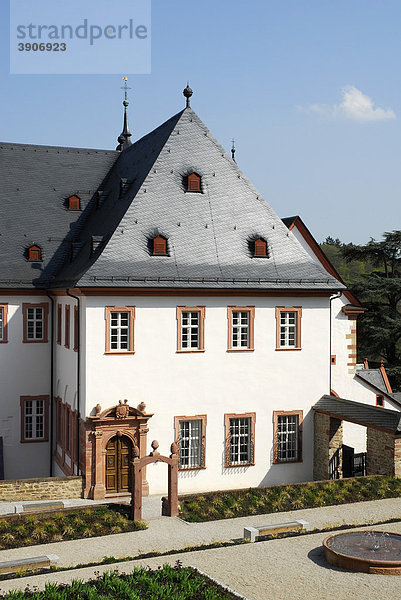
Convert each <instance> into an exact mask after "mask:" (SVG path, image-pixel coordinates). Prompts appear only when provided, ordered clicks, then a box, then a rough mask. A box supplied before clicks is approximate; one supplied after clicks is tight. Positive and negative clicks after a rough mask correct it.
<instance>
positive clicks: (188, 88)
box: [182, 83, 193, 108]
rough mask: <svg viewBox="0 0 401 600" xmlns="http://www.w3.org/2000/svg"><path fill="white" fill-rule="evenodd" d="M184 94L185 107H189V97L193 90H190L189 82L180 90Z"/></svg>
mask: <svg viewBox="0 0 401 600" xmlns="http://www.w3.org/2000/svg"><path fill="white" fill-rule="evenodd" d="M182 93H183V94H184V96H185V98H186V99H187V106H186V107H187V108H190V107H191V103H190V98H191V96H192V94H193V91H192V90H191V88H190V87H189V83H187V87H186V88H185V89H184V90H183V92H182Z"/></svg>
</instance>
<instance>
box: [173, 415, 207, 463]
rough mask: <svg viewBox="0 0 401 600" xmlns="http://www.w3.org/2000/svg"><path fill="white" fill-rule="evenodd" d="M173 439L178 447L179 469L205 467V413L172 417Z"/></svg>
mask: <svg viewBox="0 0 401 600" xmlns="http://www.w3.org/2000/svg"><path fill="white" fill-rule="evenodd" d="M174 428H175V439H176V442H177V444H178V448H179V459H180V461H179V468H180V469H202V468H204V467H205V448H206V442H205V440H206V415H197V416H196V417H174Z"/></svg>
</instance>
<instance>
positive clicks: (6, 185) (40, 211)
mask: <svg viewBox="0 0 401 600" xmlns="http://www.w3.org/2000/svg"><path fill="white" fill-rule="evenodd" d="M118 156H119V153H118V152H114V151H107V150H89V149H84V148H80V149H78V148H61V147H60V148H58V147H52V146H34V145H23V144H8V143H0V172H1V185H0V287H1V288H8V287H9V288H30V287H32V286H35V283H33V282H34V281H35V280H37V279H40V278H41V277H43V275H44V274H46V278H50V277H51V275H52V274H53V273H54V272H55V270H57V268H59V267H60V265H61V264H62V262H63V261H64V260H65V256H64V254H63V253H60V246H61V245H62V242H63V240H65V238H66V237H73V236H74V235H75V230H76V228H77V221H78V219H79V218H82V216H83V215H84V214H85V213H86V212H87V211H88V209H89V205H90V202H91V200H92V197H93V194H94V193H95V191H96V190H97V189H98V187H99V185H101V183H102V180H103V179H104V178H105V177H106V175H107V174H108V172H109V171H110V168H111V167H112V165H113V164H114V163H115V161H116V159H117V158H118ZM73 194H76V195H78V196H79V197H80V199H81V206H82V209H83V210H82V213H81V212H73V211H68V210H67V208H66V206H65V200H66V199H67V198H68V197H69V196H71V195H73ZM33 244H38V245H39V246H40V247H41V248H42V251H43V262H42V263H30V262H28V261H27V260H26V258H25V257H24V253H25V251H26V249H27V248H28V247H29V246H31V245H33ZM68 247H69V245H68Z"/></svg>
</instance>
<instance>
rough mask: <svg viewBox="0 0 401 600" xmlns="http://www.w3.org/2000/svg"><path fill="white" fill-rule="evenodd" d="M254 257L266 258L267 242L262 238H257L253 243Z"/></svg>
mask: <svg viewBox="0 0 401 600" xmlns="http://www.w3.org/2000/svg"><path fill="white" fill-rule="evenodd" d="M254 244H255V245H254V251H253V255H254V256H265V257H266V256H267V242H266V240H264V239H263V238H258V239H257V240H255V242H254Z"/></svg>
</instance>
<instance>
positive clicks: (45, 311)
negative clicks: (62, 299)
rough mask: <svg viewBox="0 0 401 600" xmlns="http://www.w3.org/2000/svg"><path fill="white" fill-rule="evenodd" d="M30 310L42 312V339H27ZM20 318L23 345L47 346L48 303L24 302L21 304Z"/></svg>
mask: <svg viewBox="0 0 401 600" xmlns="http://www.w3.org/2000/svg"><path fill="white" fill-rule="evenodd" d="M30 309H35V310H36V309H41V310H42V337H41V338H40V337H36V333H37V332H36V331H35V337H33V338H28V321H29V320H31V319H29V314H28V311H29V310H30ZM22 318H23V338H22V342H23V343H24V344H47V342H48V328H49V325H48V323H49V303H48V302H38V303H29V302H24V303H23V304H22ZM36 320H37V319H36V315H35V321H34V324H35V329H36Z"/></svg>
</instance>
